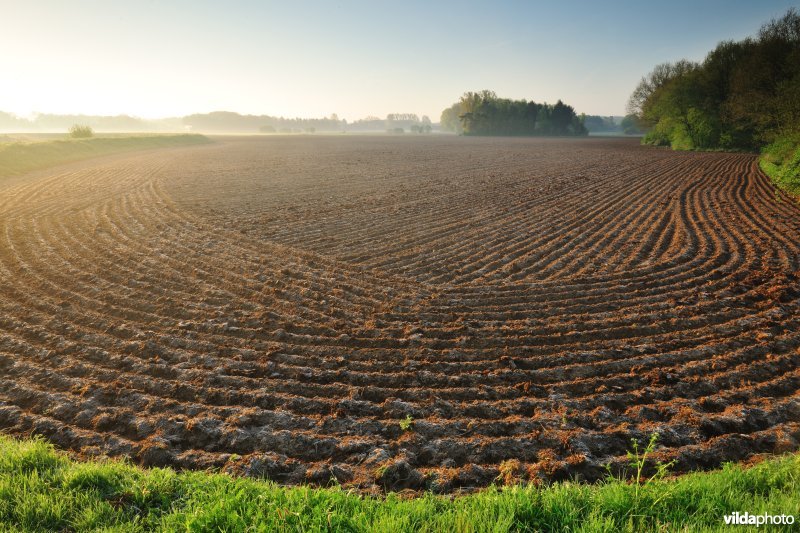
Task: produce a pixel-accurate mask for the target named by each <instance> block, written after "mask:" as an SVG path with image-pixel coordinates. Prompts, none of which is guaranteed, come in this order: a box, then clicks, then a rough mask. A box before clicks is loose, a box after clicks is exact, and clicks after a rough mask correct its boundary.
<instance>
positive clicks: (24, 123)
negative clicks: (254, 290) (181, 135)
mask: <svg viewBox="0 0 800 533" xmlns="http://www.w3.org/2000/svg"><path fill="white" fill-rule="evenodd" d="M75 124H81V125H85V126H87V127H90V128H92V130H94V131H96V132H186V131H191V132H203V133H314V132H343V131H349V132H378V131H380V132H384V131H390V132H400V131H401V130H402V131H403V132H405V131H409V132H412V133H430V132H431V131H433V129H434V125H433V124H432V123H431V120H430V119H429V118H428V117H427V116H425V115H423V116H422V117H421V118H420V117H419V116H418V115H416V114H414V113H391V114H389V115H387V116H386V118H378V117H367V118H365V119H363V120H357V121H354V122H351V123H348V122H347V121H346V120H344V119H340V118H339V117H338V116H337V115H336V114H335V113H334V114H332V115H331V116H329V117H326V118H284V117H274V116H270V115H241V114H239V113H233V112H230V111H215V112H212V113H197V114H194V115H188V116H185V117H174V118H164V119H154V120H145V119H141V118H137V117H131V116H128V115H117V116H97V115H52V114H40V115H36V116H35V117H33V118H30V119H27V118H22V117H18V116H16V115H12V114H10V113H5V112H2V111H0V132H9V133H31V132H53V131H67V130H68V129H69V128H70V127H72V126H73V125H75Z"/></svg>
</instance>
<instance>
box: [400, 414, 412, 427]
mask: <svg viewBox="0 0 800 533" xmlns="http://www.w3.org/2000/svg"><path fill="white" fill-rule="evenodd" d="M413 427H414V417H412V416H411V415H406V417H405V418H404V419H402V420H401V421H400V429H402V430H403V431H411V430H412V429H413Z"/></svg>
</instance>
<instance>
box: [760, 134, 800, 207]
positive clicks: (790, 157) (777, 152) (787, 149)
mask: <svg viewBox="0 0 800 533" xmlns="http://www.w3.org/2000/svg"><path fill="white" fill-rule="evenodd" d="M759 164H760V165H761V170H763V171H764V173H765V174H766V175H767V176H769V177H770V179H772V181H773V182H774V183H775V185H777V186H778V187H780V188H781V189H783V190H784V191H786V192H788V193H790V194H792V195H795V196H800V135H794V136H785V137H780V138H778V139H777V140H776V141H775V142H773V143H772V144H770V145H768V146H766V147H765V148H764V149H763V150H762V151H761V159H760V160H759Z"/></svg>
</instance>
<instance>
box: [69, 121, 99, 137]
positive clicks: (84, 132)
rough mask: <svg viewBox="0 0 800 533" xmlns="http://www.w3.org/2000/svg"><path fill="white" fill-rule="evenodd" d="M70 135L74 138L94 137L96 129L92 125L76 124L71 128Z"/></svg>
mask: <svg viewBox="0 0 800 533" xmlns="http://www.w3.org/2000/svg"><path fill="white" fill-rule="evenodd" d="M69 136H70V137H72V138H73V139H88V138H90V137H94V130H93V129H92V128H91V127H90V126H81V125H80V124H75V125H74V126H72V127H71V128H70V129H69Z"/></svg>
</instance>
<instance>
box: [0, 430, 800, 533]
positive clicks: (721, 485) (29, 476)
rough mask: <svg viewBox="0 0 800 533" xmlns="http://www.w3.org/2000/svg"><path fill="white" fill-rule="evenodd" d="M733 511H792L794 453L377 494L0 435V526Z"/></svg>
mask: <svg viewBox="0 0 800 533" xmlns="http://www.w3.org/2000/svg"><path fill="white" fill-rule="evenodd" d="M734 511H739V512H742V513H743V512H745V511H747V512H749V513H751V514H754V513H755V514H761V513H769V514H793V515H794V516H795V517H798V515H800V455H789V456H785V457H781V458H776V459H772V460H769V461H765V462H762V463H760V464H758V465H756V466H754V467H751V468H743V467H741V466H734V465H728V466H726V467H724V468H723V469H721V470H718V471H714V472H710V473H698V474H690V475H686V476H681V477H678V478H676V479H659V480H655V481H652V482H649V483H644V484H642V485H640V486H638V487H635V486H634V485H632V484H629V483H625V482H622V481H617V480H609V481H607V482H605V483H601V484H597V485H587V484H579V483H559V484H554V485H551V486H546V487H542V488H537V487H533V486H525V487H512V488H505V489H499V488H490V489H488V490H486V491H483V492H480V493H477V494H473V495H466V496H459V497H456V498H452V499H451V498H446V497H441V496H434V495H430V494H427V495H424V496H421V497H419V498H414V499H401V498H399V497H397V496H395V495H389V496H388V497H386V498H383V499H380V498H372V497H364V496H359V495H358V494H355V493H351V492H347V491H344V490H341V489H338V488H333V489H312V488H308V487H299V488H284V487H279V486H277V485H275V484H273V483H270V482H268V481H258V480H251V479H244V478H233V477H230V476H227V475H225V474H218V473H210V472H180V473H176V472H174V471H173V470H170V469H158V468H156V469H150V470H145V469H141V468H138V467H135V466H132V465H130V464H126V463H123V462H119V461H100V462H77V461H74V460H72V459H70V458H68V457H67V456H66V455H64V454H62V453H59V452H56V451H55V450H54V449H53V447H52V446H51V445H49V444H47V443H46V442H44V441H43V440H38V439H35V440H24V441H18V440H14V439H11V438H9V437H5V436H0V531H98V530H102V531H245V530H247V531H376V532H384V531H413V532H426V531H448V532H449V531H456V532H467V531H494V532H500V531H653V530H667V531H693V532H694V531H723V530H725V525H724V523H723V515H724V514H727V513H731V512H734ZM798 518H800V517H798ZM764 529H765V528H762V529H761V531H763V530H764ZM738 530H741V531H747V529H746V528H744V527H741V526H739V527H737V531H738Z"/></svg>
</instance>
